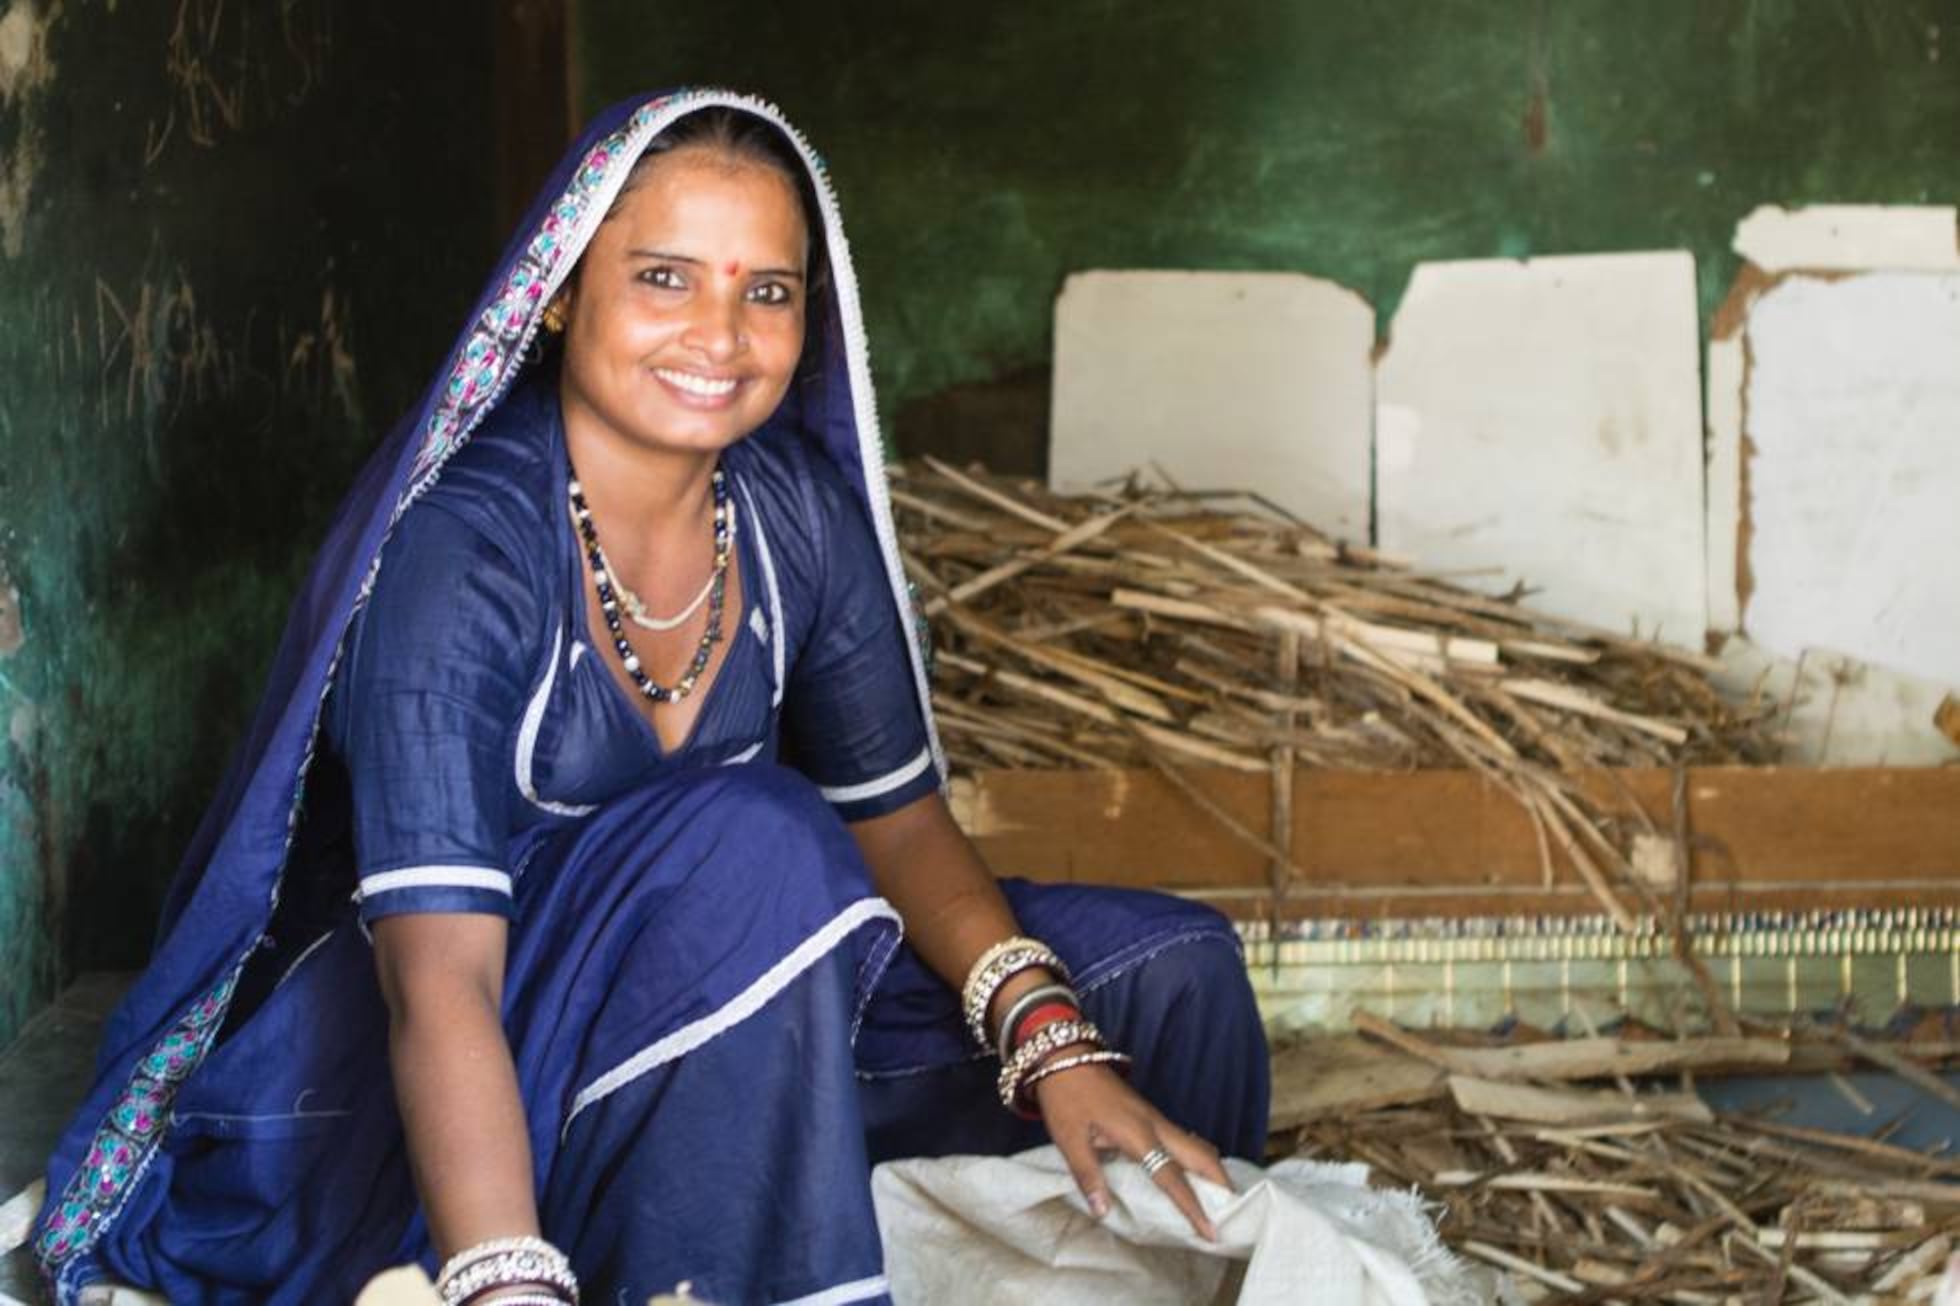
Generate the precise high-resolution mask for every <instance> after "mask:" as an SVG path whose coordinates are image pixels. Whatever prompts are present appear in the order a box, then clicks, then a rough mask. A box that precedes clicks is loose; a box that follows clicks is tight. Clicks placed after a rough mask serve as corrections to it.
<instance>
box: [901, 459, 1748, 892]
mask: <svg viewBox="0 0 1960 1306" xmlns="http://www.w3.org/2000/svg"><path fill="white" fill-rule="evenodd" d="M892 498H893V502H894V506H895V508H896V510H897V517H898V523H899V534H900V538H901V544H902V549H903V553H904V557H905V564H906V568H907V571H908V573H909V575H910V578H911V580H912V582H913V584H914V585H915V586H916V587H917V589H918V591H919V594H918V597H919V602H920V606H921V608H922V609H923V611H924V613H925V615H926V617H927V618H928V620H929V621H930V623H931V627H932V636H933V642H934V647H935V649H936V652H937V656H936V675H935V696H934V701H935V708H936V711H937V715H938V718H939V721H940V724H941V728H942V731H943V734H944V738H945V742H946V745H947V749H948V752H949V754H950V757H951V760H952V762H953V765H954V767H955V769H956V770H960V769H968V770H971V769H985V768H1002V767H1006V768H1048V767H1105V768H1127V767H1139V766H1154V767H1157V768H1158V769H1160V770H1163V771H1165V772H1166V773H1167V774H1169V775H1171V776H1172V778H1175V777H1176V775H1177V773H1178V772H1179V771H1180V769H1182V768H1188V767H1191V766H1223V767H1233V768H1237V769H1240V770H1247V771H1262V772H1263V771H1269V770H1270V771H1273V772H1274V774H1275V781H1276V789H1277V788H1278V787H1280V786H1281V785H1283V784H1285V783H1286V780H1287V778H1288V777H1289V776H1290V774H1291V770H1292V768H1293V767H1294V766H1296V765H1297V766H1315V767H1334V768H1355V769H1377V770H1401V769H1409V768H1416V767H1473V768H1475V769H1477V770H1478V771H1480V772H1482V773H1484V774H1485V775H1487V776H1489V777H1490V778H1491V779H1492V780H1493V781H1495V782H1496V783H1498V784H1499V785H1501V786H1502V787H1503V788H1504V789H1505V790H1506V791H1507V792H1509V793H1511V794H1512V795H1514V796H1515V797H1516V798H1517V800H1518V801H1519V802H1520V803H1521V804H1523V806H1524V808H1525V810H1526V811H1527V812H1528V813H1529V814H1530V815H1531V817H1532V820H1533V822H1534V824H1535V826H1536V828H1537V830H1538V832H1539V836H1540V846H1541V853H1542V856H1543V858H1544V860H1545V862H1546V867H1547V874H1548V876H1549V875H1550V874H1551V873H1552V870H1553V864H1554V862H1557V861H1561V860H1562V861H1563V862H1564V863H1565V864H1569V865H1570V866H1571V867H1572V868H1573V869H1574V870H1575V871H1576V873H1577V874H1578V875H1579V876H1580V877H1581V878H1583V879H1584V880H1585V882H1586V883H1587V885H1588V886H1589V887H1590V888H1591V889H1592V890H1593V893H1594V895H1595V896H1596V897H1598V898H1599V900H1600V902H1601V904H1602V905H1603V906H1605V907H1606V908H1607V910H1608V911H1609V912H1610V913H1611V914H1612V915H1613V916H1614V917H1615V919H1617V920H1620V921H1621V922H1622V923H1623V924H1630V922H1631V921H1632V920H1633V918H1634V915H1635V909H1636V908H1639V907H1642V906H1646V907H1652V906H1653V904H1642V903H1640V902H1639V901H1638V894H1639V892H1640V890H1639V886H1638V884H1637V882H1636V879H1635V877H1634V876H1633V875H1632V873H1631V869H1632V868H1631V864H1630V861H1629V856H1628V849H1629V843H1630V838H1629V836H1628V835H1627V830H1626V828H1625V822H1626V821H1627V820H1628V819H1629V814H1628V813H1623V812H1621V813H1615V812H1608V811H1602V810H1600V809H1599V808H1598V806H1597V805H1596V804H1595V803H1594V802H1593V801H1592V800H1590V799H1589V798H1588V797H1587V796H1586V795H1585V794H1584V793H1582V792H1581V791H1580V788H1579V786H1578V785H1577V784H1576V783H1575V781H1574V779H1573V777H1575V776H1576V775H1577V774H1578V773H1580V772H1582V771H1586V770H1596V769H1599V768H1612V767H1642V766H1661V767H1667V766H1685V765H1688V764H1696V765H1705V764H1716V763H1735V762H1744V763H1747V762H1762V761H1768V760H1770V759H1771V758H1773V756H1774V745H1773V742H1772V740H1771V737H1770V732H1769V730H1768V728H1767V722H1768V720H1769V719H1770V718H1771V717H1772V716H1773V715H1774V713H1775V710H1776V708H1777V705H1776V704H1774V703H1757V704H1742V705H1737V704H1732V703H1729V702H1726V701H1724V699H1723V698H1722V697H1721V696H1720V695H1718V694H1717V693H1716V692H1715V690H1714V689H1713V688H1712V687H1711V685H1710V683H1709V680H1708V672H1709V671H1710V670H1711V669H1712V666H1713V664H1712V662H1711V661H1710V659H1708V658H1707V657H1705V656H1703V655H1702V654H1700V653H1697V652H1694V651H1692V650H1688V649H1682V648H1677V647H1673V646H1670V645H1666V644H1660V643H1653V642H1648V641H1643V640H1640V639H1637V638H1634V637H1633V636H1631V635H1629V634H1618V633H1614V632H1608V631H1601V630H1595V629H1589V628H1584V627H1580V626H1577V625H1575V624H1574V623H1571V622H1567V621H1562V620H1558V619H1555V618H1551V617H1547V616H1544V615H1541V614H1536V613H1534V612H1532V611H1531V610H1530V609H1529V608H1527V607H1526V606H1524V604H1523V603H1522V602H1520V601H1519V599H1518V596H1517V595H1515V594H1509V595H1498V596H1493V595H1490V594H1487V593H1480V592H1478V591H1476V590H1473V589H1470V588H1466V587H1464V586H1461V585H1457V584H1454V583H1452V580H1451V578H1450V577H1448V576H1443V575H1436V574H1428V573H1424V572H1420V571H1417V570H1414V569H1412V568H1410V567H1407V566H1404V565H1400V564H1397V563H1395V562H1393V561H1391V560H1388V559H1386V558H1383V557H1381V556H1379V555H1377V554H1375V553H1373V552H1370V551H1369V550H1367V549H1362V548H1357V547H1354V546H1352V545H1346V544H1342V543H1339V542H1336V541H1333V540H1330V539H1328V538H1327V537H1326V536H1324V535H1322V534H1321V533H1319V532H1317V531H1316V530H1314V529H1313V528H1312V527H1311V526H1309V525H1307V524H1304V523H1301V522H1298V521H1295V520H1292V519H1289V518H1288V517H1287V516H1286V515H1284V514H1283V513H1279V512H1277V511H1274V510H1272V509H1270V508H1268V507H1265V506H1264V505H1262V504H1261V503H1260V502H1259V501H1258V500H1256V499H1255V498H1252V497H1249V496H1247V495H1244V494H1232V495H1211V494H1207V495H1197V494H1192V493H1188V492H1185V491H1181V490H1177V489H1166V488H1152V487H1149V486H1145V485H1142V484H1139V483H1132V484H1129V485H1126V486H1123V487H1120V488H1119V489H1117V490H1115V491H1113V492H1111V493H1107V494H1095V495H1086V496H1060V495H1056V494H1052V493H1049V492H1047V491H1046V490H1044V489H1042V488H1040V487H1039V486H1038V485H1035V484H1032V483H1028V482H1010V481H1007V480H1004V479H1002V478H998V477H994V476H990V475H988V474H987V473H985V472H984V471H981V470H979V469H968V470H960V469H956V468H953V467H950V466H947V465H945V464H943V463H940V462H937V461H935V460H932V459H926V460H924V461H923V462H921V463H918V464H914V465H908V466H902V467H899V468H897V469H895V472H894V477H893V492H892ZM1632 819H1634V820H1635V821H1636V822H1637V821H1638V820H1639V819H1641V818H1640V817H1639V816H1638V815H1637V814H1634V815H1633V816H1632ZM1649 819H1650V823H1651V818H1649ZM1275 852H1276V853H1283V850H1275ZM1629 901H1632V902H1633V906H1632V907H1629V905H1628V903H1629Z"/></svg>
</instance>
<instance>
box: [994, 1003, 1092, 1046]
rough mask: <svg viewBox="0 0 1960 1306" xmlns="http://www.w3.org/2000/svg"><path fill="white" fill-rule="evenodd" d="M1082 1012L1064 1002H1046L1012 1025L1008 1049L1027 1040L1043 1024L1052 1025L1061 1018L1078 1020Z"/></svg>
mask: <svg viewBox="0 0 1960 1306" xmlns="http://www.w3.org/2000/svg"><path fill="white" fill-rule="evenodd" d="M1081 1016H1082V1013H1081V1012H1080V1011H1078V1010H1076V1009H1075V1008H1074V1007H1072V1006H1070V1005H1069V1004H1068V1003H1066V1002H1047V1003H1043V1004H1042V1005H1041V1006H1039V1007H1036V1008H1035V1009H1034V1010H1033V1011H1030V1012H1029V1013H1028V1014H1027V1015H1025V1016H1023V1017H1021V1023H1020V1024H1019V1025H1016V1026H1015V1027H1014V1035H1013V1037H1012V1039H1011V1040H1010V1041H1009V1043H1008V1051H1009V1052H1010V1053H1012V1051H1013V1050H1014V1049H1015V1048H1018V1047H1020V1046H1021V1045H1022V1044H1023V1043H1025V1042H1027V1041H1028V1039H1029V1037H1030V1036H1031V1035H1033V1033H1034V1032H1035V1031H1036V1030H1038V1029H1040V1028H1041V1027H1042V1026H1044V1025H1053V1024H1055V1023H1056V1022H1057V1021H1062V1020H1078V1019H1080V1018H1081Z"/></svg>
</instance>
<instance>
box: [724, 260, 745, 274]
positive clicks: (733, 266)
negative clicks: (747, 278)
mask: <svg viewBox="0 0 1960 1306" xmlns="http://www.w3.org/2000/svg"><path fill="white" fill-rule="evenodd" d="M721 270H722V272H723V274H725V275H727V276H731V277H733V276H739V275H740V274H741V271H742V265H741V263H740V262H739V261H738V260H736V259H730V260H728V262H727V263H725V264H723V265H722V269H721Z"/></svg>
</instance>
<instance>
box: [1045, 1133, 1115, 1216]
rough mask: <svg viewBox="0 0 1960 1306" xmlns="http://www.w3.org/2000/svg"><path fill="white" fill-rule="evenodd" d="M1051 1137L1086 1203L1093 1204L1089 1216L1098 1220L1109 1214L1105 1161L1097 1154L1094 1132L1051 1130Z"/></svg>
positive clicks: (1090, 1205)
mask: <svg viewBox="0 0 1960 1306" xmlns="http://www.w3.org/2000/svg"><path fill="white" fill-rule="evenodd" d="M1048 1136H1049V1138H1050V1140H1051V1141H1053V1142H1054V1144H1055V1150H1056V1151H1058V1152H1060V1153H1061V1154H1062V1160H1063V1162H1064V1163H1066V1164H1067V1166H1068V1172H1069V1174H1070V1176H1071V1177H1073V1178H1074V1180H1075V1186H1076V1187H1077V1188H1079V1189H1081V1190H1082V1200H1083V1201H1085V1202H1087V1203H1088V1204H1089V1214H1091V1215H1093V1216H1095V1217H1096V1218H1097V1219H1098V1220H1100V1219H1102V1218H1103V1217H1104V1216H1105V1215H1108V1214H1109V1184H1108V1182H1107V1181H1106V1180H1105V1179H1104V1178H1103V1168H1102V1158H1101V1157H1099V1156H1097V1155H1096V1144H1095V1140H1094V1139H1093V1138H1092V1137H1091V1131H1090V1130H1087V1129H1079V1130H1061V1129H1051V1130H1050V1131H1049V1135H1048Z"/></svg>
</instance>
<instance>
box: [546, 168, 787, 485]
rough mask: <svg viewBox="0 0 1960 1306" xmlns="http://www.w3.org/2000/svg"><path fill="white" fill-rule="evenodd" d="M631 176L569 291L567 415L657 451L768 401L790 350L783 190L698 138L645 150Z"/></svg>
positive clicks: (717, 430) (746, 420) (684, 446)
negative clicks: (669, 148)
mask: <svg viewBox="0 0 1960 1306" xmlns="http://www.w3.org/2000/svg"><path fill="white" fill-rule="evenodd" d="M635 183H636V184H634V185H633V186H632V187H631V188H630V189H628V190H627V191H626V192H625V193H624V194H623V195H622V196H621V197H620V200H619V202H618V204H617V205H616V206H615V208H614V211H613V213H612V215H611V216H610V217H608V218H607V219H606V221H605V222H603V223H601V224H600V226H599V229H598V231H597V232H595V233H594V234H593V237H592V242H591V244H590V245H588V246H587V248H586V251H585V255H584V259H583V261H582V262H581V264H580V270H579V274H578V280H577V284H576V288H575V289H574V290H572V291H570V292H568V293H569V295H570V303H569V305H568V312H567V314H566V328H565V369H564V388H563V392H564V400H565V404H566V409H567V413H566V418H567V421H568V422H572V421H575V420H591V419H597V421H598V422H600V423H602V424H603V425H604V426H605V428H607V429H608V430H609V431H611V432H612V433H614V434H616V435H618V436H621V437H624V438H626V439H628V440H631V441H633V442H635V443H637V444H640V445H644V446H647V447H649V448H657V449H661V450H665V451H681V450H697V451H713V450H717V449H723V448H726V447H727V446H729V445H731V444H733V443H735V442H736V441H737V440H740V439H741V438H742V437H743V436H745V435H747V434H749V432H751V431H753V430H755V429H756V427H758V426H760V425H761V424H762V423H763V421H765V420H766V419H767V418H768V417H769V415H770V414H771V413H773V412H774V411H775V410H776V405H777V404H778V403H780V402H781V401H782V397H783V393H784V391H785V390H787V389H788V387H789V383H790V379H791V377H792V376H794V374H795V372H796V364H797V360H798V358H799V357H800V356H801V354H802V352H803V307H804V295H805V290H806V287H805V284H804V265H805V259H806V255H807V250H808V235H807V233H806V232H805V230H804V225H803V215H802V211H801V207H800V205H799V204H798V202H797V196H796V190H795V188H794V186H793V185H792V184H791V182H790V181H789V179H788V178H786V177H784V176H783V175H782V173H780V172H778V171H777V170H776V169H774V168H770V167H766V166H762V165H759V164H755V163H750V162H747V161H745V160H740V159H731V158H728V157H727V156H725V155H722V154H719V153H716V152H714V151H712V150H711V149H708V148H705V147H692V148H689V147H683V148H681V149H678V150H675V151H674V152H673V153H671V154H664V155H658V156H656V157H655V158H654V159H653V160H652V161H651V162H649V163H646V164H643V165H641V168H640V171H639V173H638V175H637V176H636V178H635Z"/></svg>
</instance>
